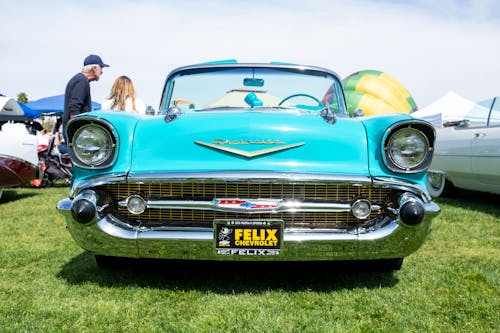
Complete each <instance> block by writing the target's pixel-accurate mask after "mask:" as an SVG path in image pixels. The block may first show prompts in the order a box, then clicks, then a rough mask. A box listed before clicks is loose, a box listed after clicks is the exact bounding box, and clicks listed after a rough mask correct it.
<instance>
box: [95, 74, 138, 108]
mask: <svg viewBox="0 0 500 333" xmlns="http://www.w3.org/2000/svg"><path fill="white" fill-rule="evenodd" d="M101 109H102V110H119V111H126V112H133V113H140V114H146V105H145V104H144V102H143V101H142V100H141V99H140V98H138V97H135V89H134V84H133V83H132V80H131V79H130V78H129V77H128V76H125V75H122V76H119V77H117V78H116V80H115V82H114V83H113V86H112V87H111V92H110V93H109V96H108V98H107V99H105V100H104V102H102V104H101Z"/></svg>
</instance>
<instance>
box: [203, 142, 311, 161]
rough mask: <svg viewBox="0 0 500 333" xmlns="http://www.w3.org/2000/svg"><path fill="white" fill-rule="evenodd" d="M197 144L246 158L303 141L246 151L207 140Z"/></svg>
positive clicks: (270, 152) (281, 149)
mask: <svg viewBox="0 0 500 333" xmlns="http://www.w3.org/2000/svg"><path fill="white" fill-rule="evenodd" d="M194 143H196V144H197V145H200V146H204V147H209V148H213V149H216V150H222V151H225V152H228V153H231V154H235V155H240V156H244V157H246V158H253V157H257V156H262V155H267V154H272V153H276V152H279V151H283V150H287V149H291V148H295V147H300V146H303V145H305V144H306V143H305V142H298V143H293V144H288V145H283V146H278V147H273V148H266V149H259V150H255V151H246V150H241V149H237V148H233V147H228V146H226V145H225V144H219V143H208V142H203V141H195V142H194Z"/></svg>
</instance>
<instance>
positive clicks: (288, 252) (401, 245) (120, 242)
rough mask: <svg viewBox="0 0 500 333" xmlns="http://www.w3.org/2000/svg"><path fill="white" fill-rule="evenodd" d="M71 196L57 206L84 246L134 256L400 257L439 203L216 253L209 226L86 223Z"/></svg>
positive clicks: (420, 236) (424, 230)
mask: <svg viewBox="0 0 500 333" xmlns="http://www.w3.org/2000/svg"><path fill="white" fill-rule="evenodd" d="M72 202H73V199H69V198H67V199H63V200H61V201H60V202H59V203H58V204H57V209H58V210H59V212H60V213H61V214H62V215H63V216H64V217H65V219H66V222H67V228H68V230H69V232H70V233H71V235H72V236H73V238H74V239H75V241H76V242H77V243H78V244H79V245H80V246H81V247H82V248H84V249H86V250H88V251H90V252H93V253H95V254H100V255H108V256H122V257H134V258H165V259H189V260H259V261H260V260H266V261H304V260H364V259H389V258H402V257H405V256H408V255H409V254H411V253H413V252H414V251H416V250H417V249H418V248H419V247H420V246H421V245H422V243H423V242H424V240H425V238H426V236H427V235H428V233H429V231H430V225H431V221H432V218H433V217H434V216H436V215H437V214H438V213H439V211H440V209H439V207H438V206H437V205H436V204H434V203H432V202H426V203H423V206H424V210H425V215H424V218H423V220H422V221H421V222H420V223H418V224H416V225H407V224H405V223H403V222H402V221H401V220H400V219H399V218H396V219H394V220H387V221H386V222H385V223H383V226H382V227H380V228H377V229H373V230H365V231H363V232H346V231H341V230H338V231H336V230H328V231H324V230H321V231H312V230H311V231H309V230H301V231H296V230H284V232H283V242H282V247H281V252H280V254H279V255H273V256H260V255H257V254H258V253H255V254H256V255H218V254H216V250H215V237H214V232H213V229H212V228H168V227H161V228H147V229H146V228H141V227H136V226H134V227H133V226H130V225H128V224H126V223H123V222H122V221H120V220H119V219H117V218H116V217H114V216H113V215H111V214H108V215H106V216H100V214H99V213H97V214H96V217H95V218H94V219H93V220H92V221H91V222H89V223H86V224H82V223H78V222H76V221H75V220H74V219H73V216H72V212H71V206H72Z"/></svg>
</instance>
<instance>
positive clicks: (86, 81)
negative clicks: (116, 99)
mask: <svg viewBox="0 0 500 333" xmlns="http://www.w3.org/2000/svg"><path fill="white" fill-rule="evenodd" d="M104 67H109V65H106V64H105V63H103V62H102V59H101V57H99V56H98V55H95V54H91V55H89V56H88V57H86V58H85V60H84V61H83V68H82V71H81V72H80V73H78V74H76V75H75V76H73V77H72V78H71V79H70V80H69V82H68V84H67V85H66V92H65V94H64V113H63V117H62V125H63V133H64V128H65V126H66V123H67V122H68V120H69V119H71V118H72V117H74V116H76V115H79V114H80V113H83V112H89V111H92V100H91V98H90V82H91V81H99V77H100V76H101V74H102V72H103V70H102V69H103V68H104Z"/></svg>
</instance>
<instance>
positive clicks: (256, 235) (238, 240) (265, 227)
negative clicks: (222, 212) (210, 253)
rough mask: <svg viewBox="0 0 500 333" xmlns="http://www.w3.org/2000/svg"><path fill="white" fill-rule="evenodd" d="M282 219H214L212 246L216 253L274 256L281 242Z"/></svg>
mask: <svg viewBox="0 0 500 333" xmlns="http://www.w3.org/2000/svg"><path fill="white" fill-rule="evenodd" d="M283 225H284V222H283V220H279V219H261V220H248V219H219V220H214V222H213V229H214V246H215V252H216V254H217V255H229V256H276V255H280V253H281V247H282V243H283Z"/></svg>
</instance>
